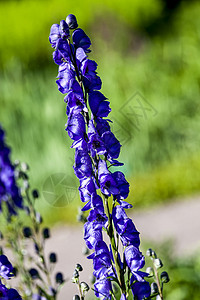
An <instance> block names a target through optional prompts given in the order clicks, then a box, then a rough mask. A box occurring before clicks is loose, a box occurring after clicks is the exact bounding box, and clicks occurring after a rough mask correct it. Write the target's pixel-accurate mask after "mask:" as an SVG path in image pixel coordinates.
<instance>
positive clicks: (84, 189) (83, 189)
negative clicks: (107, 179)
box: [79, 177, 96, 202]
mask: <svg viewBox="0 0 200 300" xmlns="http://www.w3.org/2000/svg"><path fill="white" fill-rule="evenodd" d="M79 192H80V197H81V201H82V202H86V201H89V200H91V195H92V194H93V193H96V187H95V184H94V179H93V178H92V177H85V178H82V179H80V187H79Z"/></svg>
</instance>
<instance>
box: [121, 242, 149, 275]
mask: <svg viewBox="0 0 200 300" xmlns="http://www.w3.org/2000/svg"><path fill="white" fill-rule="evenodd" d="M124 255H125V259H126V263H127V266H128V267H129V269H130V271H131V273H132V274H134V275H135V279H136V280H138V281H139V280H140V279H141V276H140V274H138V275H139V276H137V271H138V270H139V269H141V268H143V267H144V264H145V259H144V256H143V255H142V253H141V252H140V251H139V249H138V248H137V247H135V246H133V245H129V246H127V247H126V248H125V251H124ZM142 273H143V272H142ZM145 274H146V273H145Z"/></svg>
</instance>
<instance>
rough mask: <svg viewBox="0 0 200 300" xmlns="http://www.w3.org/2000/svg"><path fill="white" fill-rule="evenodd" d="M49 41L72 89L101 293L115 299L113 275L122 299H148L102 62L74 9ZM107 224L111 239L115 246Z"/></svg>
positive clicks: (71, 111)
mask: <svg viewBox="0 0 200 300" xmlns="http://www.w3.org/2000/svg"><path fill="white" fill-rule="evenodd" d="M71 30H73V32H72V33H70V31H71ZM49 41H50V43H51V45H52V47H53V48H54V53H53V59H54V61H55V63H56V64H58V66H59V67H58V79H57V81H56V83H57V85H58V90H59V91H60V92H61V93H63V94H66V95H65V98H64V101H65V103H66V104H67V107H66V114H67V117H68V120H67V125H66V131H67V132H68V135H69V137H70V138H71V139H72V141H73V143H72V146H71V147H72V148H74V149H75V164H74V172H75V174H76V176H77V177H78V179H79V181H80V187H79V192H80V198H81V201H82V202H84V207H83V208H82V210H83V211H89V213H88V218H87V222H86V223H85V224H84V239H85V242H86V245H87V247H88V248H89V249H91V250H93V251H94V252H93V253H92V254H91V255H90V256H89V257H88V258H89V259H93V266H94V273H93V274H94V276H95V277H96V282H95V284H94V291H95V295H96V297H98V298H101V299H112V297H113V290H112V280H113V281H115V282H116V283H117V284H118V286H119V288H120V290H121V300H125V299H127V298H128V295H129V293H132V294H133V295H134V296H135V298H136V297H137V299H143V298H144V297H148V296H149V295H150V290H149V284H148V283H147V282H146V281H145V280H144V277H145V276H147V273H144V272H142V271H141V269H142V268H143V266H144V263H145V262H144V257H143V255H142V253H141V252H140V250H139V245H140V239H139V232H138V231H137V230H136V228H135V225H134V224H133V222H132V220H131V219H129V218H128V217H127V215H126V213H125V209H128V208H130V207H131V205H130V204H129V203H127V202H125V201H124V199H126V198H127V197H128V194H129V184H128V182H127V181H126V179H125V176H124V174H123V173H122V172H120V171H115V172H111V171H110V167H111V166H112V167H113V166H121V165H123V163H121V162H119V161H118V160H117V159H118V158H119V154H120V149H121V144H120V142H119V141H118V140H117V138H116V137H115V135H114V134H113V133H112V132H111V129H110V125H109V123H110V122H111V120H109V119H106V118H107V117H108V115H109V113H110V112H111V109H110V102H109V101H108V99H107V98H106V97H105V96H104V95H103V94H102V93H101V92H100V89H101V86H102V81H101V79H100V77H99V76H98V75H97V63H96V62H95V61H93V60H91V59H89V58H88V53H89V52H91V50H90V46H91V41H90V38H89V37H88V36H87V35H86V33H85V32H84V31H83V30H82V29H81V28H78V23H77V20H76V17H75V16H74V15H72V14H70V15H68V16H67V18H66V21H64V20H62V21H61V22H60V25H59V24H54V25H52V27H51V31H50V36H49ZM103 229H104V231H105V232H106V233H107V235H108V237H109V239H110V245H109V247H108V246H107V244H106V243H105V241H104V235H103V233H102V230H103ZM120 240H121V243H122V249H123V250H122V251H121V254H120V251H119V247H118V246H119V245H118V244H119V241H120ZM121 257H123V260H121ZM126 273H128V274H129V276H128V278H129V283H128V284H127V283H126V281H125V274H126Z"/></svg>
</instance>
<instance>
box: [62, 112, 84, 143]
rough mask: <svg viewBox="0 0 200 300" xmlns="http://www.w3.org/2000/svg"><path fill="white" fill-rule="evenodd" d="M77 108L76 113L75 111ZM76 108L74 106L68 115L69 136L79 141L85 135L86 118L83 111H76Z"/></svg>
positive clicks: (67, 128)
mask: <svg viewBox="0 0 200 300" xmlns="http://www.w3.org/2000/svg"><path fill="white" fill-rule="evenodd" d="M74 110H75V113H74ZM76 112H77V111H76V108H72V110H71V113H70V114H69V116H68V121H67V127H66V129H65V130H67V132H68V134H69V137H70V138H71V139H72V140H75V141H78V140H80V139H83V138H84V136H85V120H84V117H83V115H82V114H81V113H76Z"/></svg>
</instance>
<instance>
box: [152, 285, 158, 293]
mask: <svg viewBox="0 0 200 300" xmlns="http://www.w3.org/2000/svg"><path fill="white" fill-rule="evenodd" d="M157 293H158V285H157V283H155V282H152V284H151V294H157Z"/></svg>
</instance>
